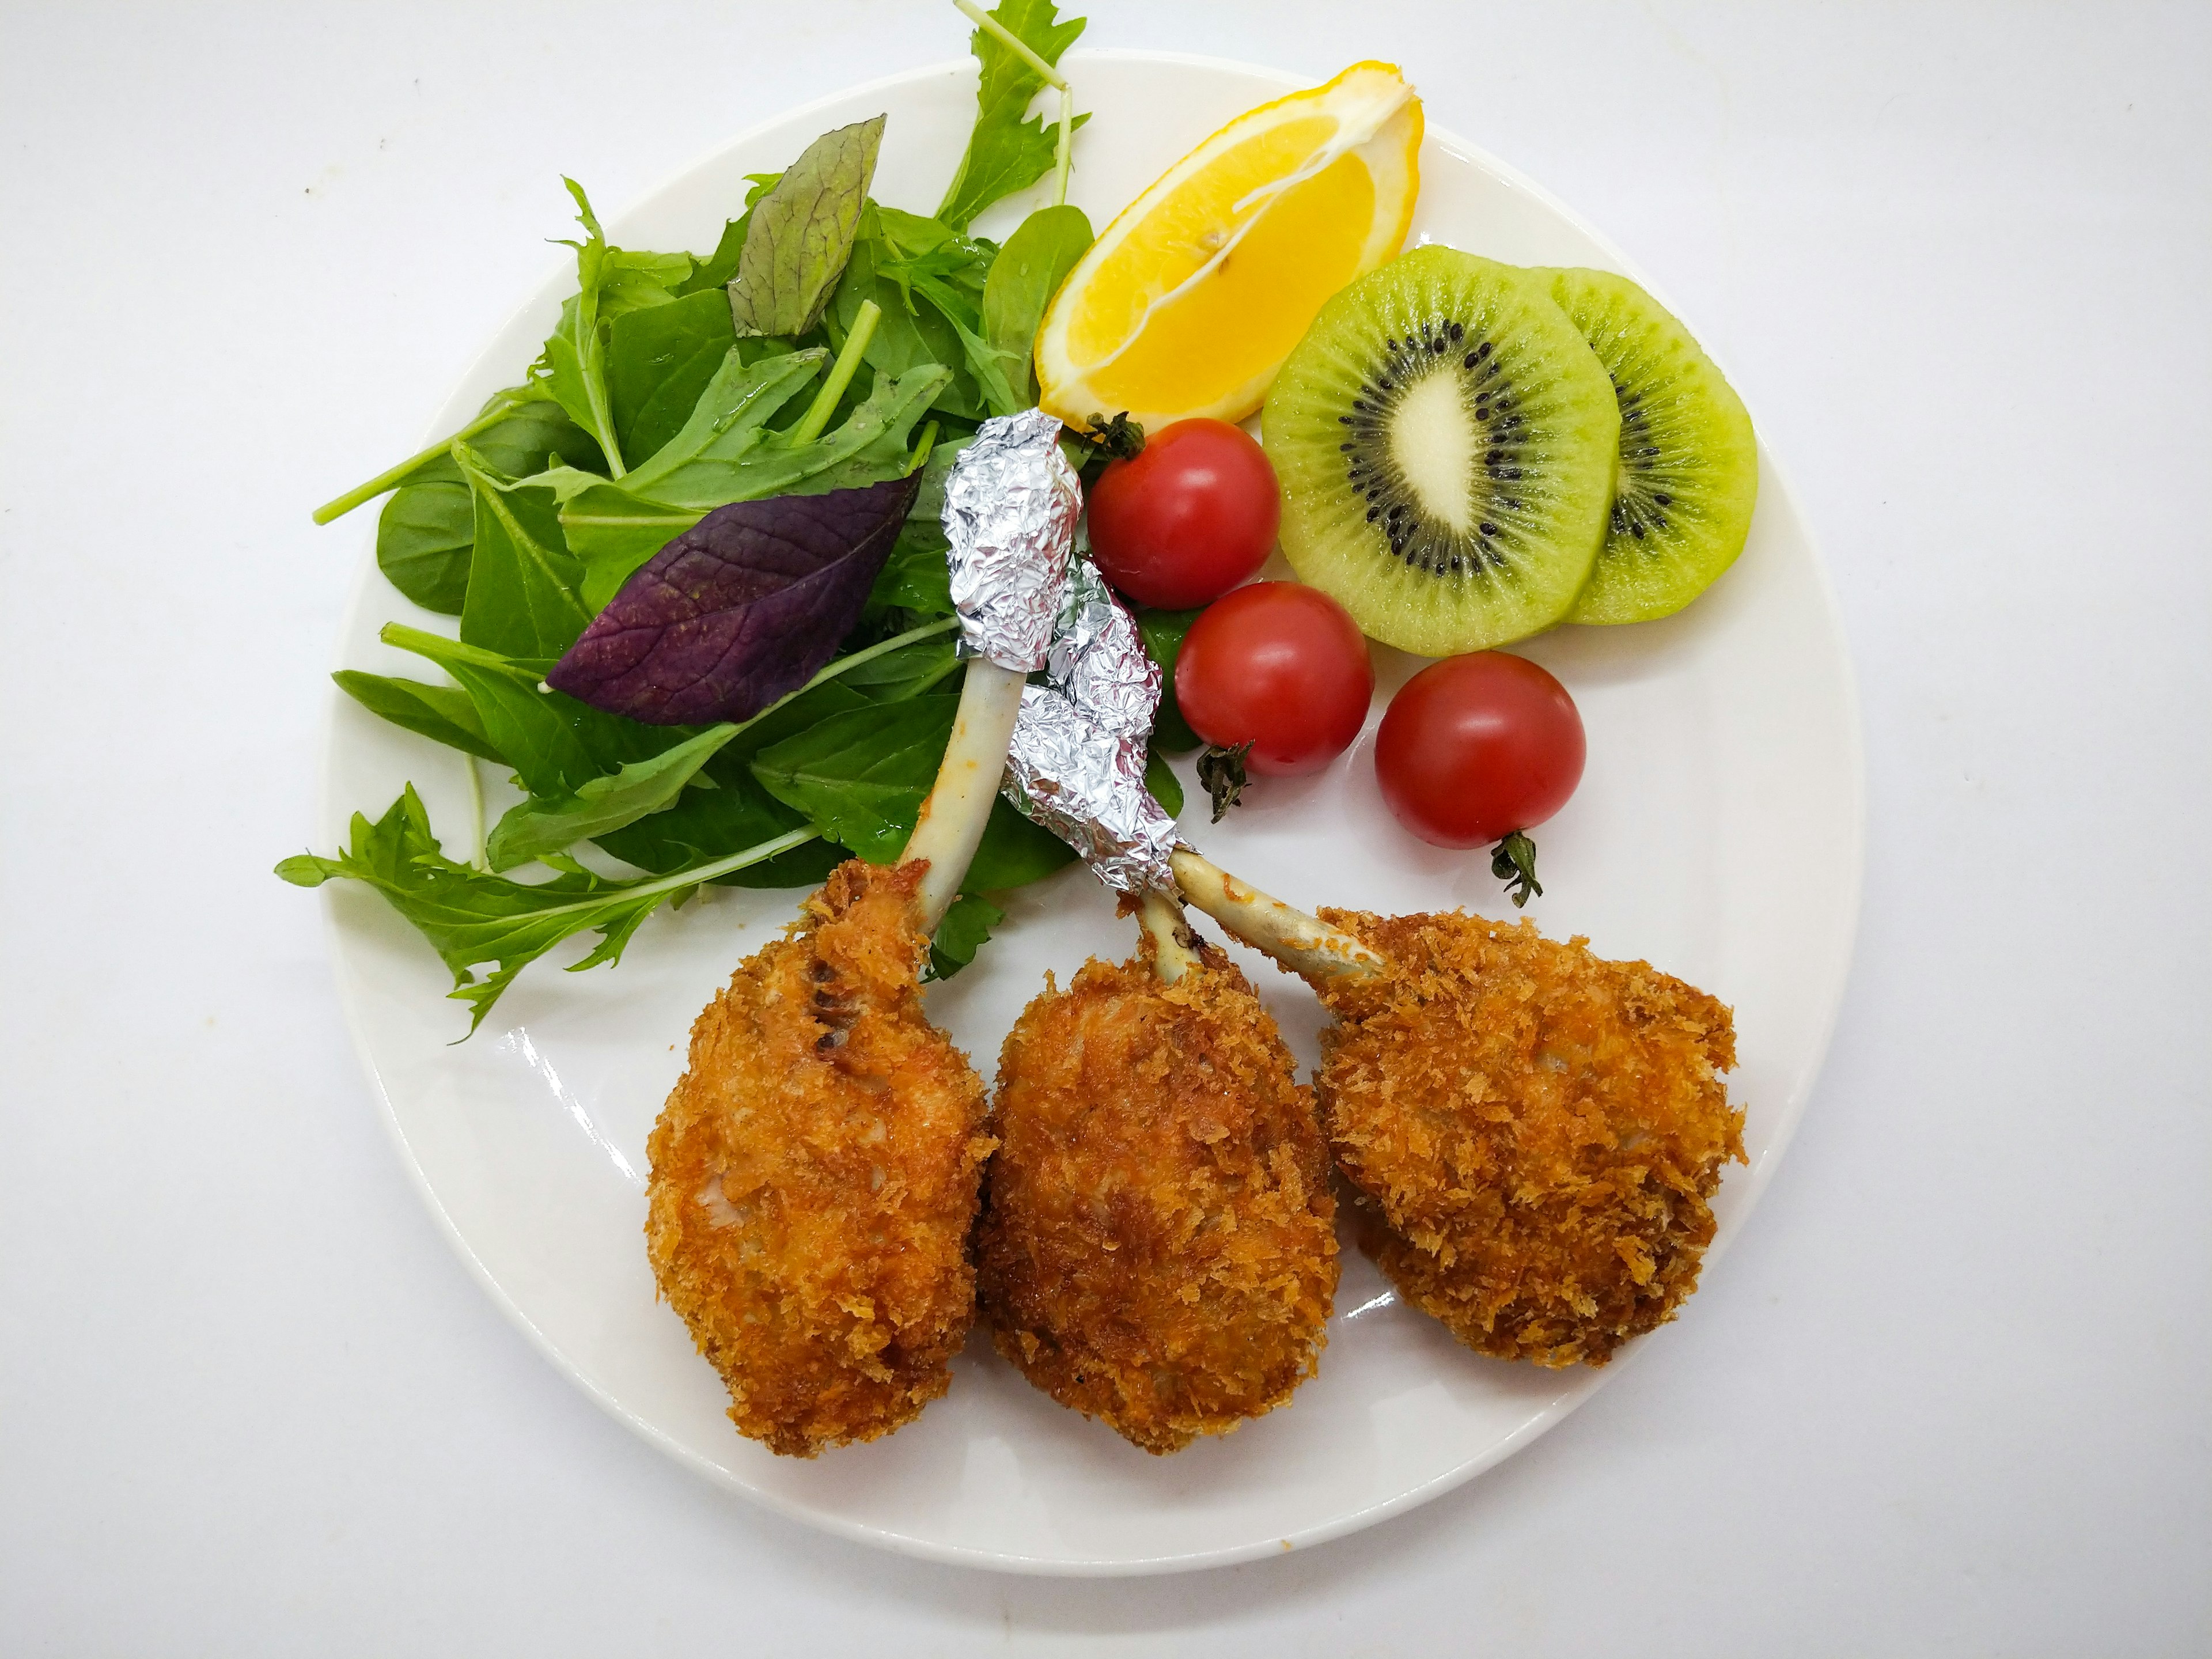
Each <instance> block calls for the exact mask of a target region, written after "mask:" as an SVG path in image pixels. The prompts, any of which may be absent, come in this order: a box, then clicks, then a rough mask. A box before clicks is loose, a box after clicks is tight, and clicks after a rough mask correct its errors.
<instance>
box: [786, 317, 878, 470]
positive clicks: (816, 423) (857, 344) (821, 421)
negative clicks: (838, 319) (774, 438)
mask: <svg viewBox="0 0 2212 1659" xmlns="http://www.w3.org/2000/svg"><path fill="white" fill-rule="evenodd" d="M883 314H884V312H883V307H881V306H879V305H878V304H877V303H876V302H875V301H873V300H863V301H860V313H859V314H858V315H857V316H855V317H854V319H853V331H852V332H851V333H849V334H848V335H847V336H846V337H845V343H844V345H843V346H842V348H840V349H839V350H838V353H837V361H836V362H834V363H832V364H830V365H829V379H828V380H824V381H823V383H822V390H821V391H820V392H817V393H816V394H815V398H814V403H813V405H812V407H811V408H809V409H808V410H807V411H806V413H805V416H802V417H801V418H800V420H799V424H798V425H797V426H795V427H793V428H792V429H791V441H792V443H793V445H794V446H796V445H799V444H811V443H812V442H813V441H815V440H816V439H817V438H818V437H820V436H821V435H822V428H823V427H825V426H827V425H829V416H831V415H832V414H834V413H835V412H836V408H837V399H838V398H842V397H843V396H844V395H845V388H846V387H847V386H850V385H851V384H852V383H853V376H854V374H855V373H856V372H857V371H858V370H859V368H860V354H861V353H862V352H864V351H866V349H868V342H869V341H870V340H872V339H873V338H874V337H875V333H876V323H877V320H878V319H879V318H881V317H882V316H883Z"/></svg>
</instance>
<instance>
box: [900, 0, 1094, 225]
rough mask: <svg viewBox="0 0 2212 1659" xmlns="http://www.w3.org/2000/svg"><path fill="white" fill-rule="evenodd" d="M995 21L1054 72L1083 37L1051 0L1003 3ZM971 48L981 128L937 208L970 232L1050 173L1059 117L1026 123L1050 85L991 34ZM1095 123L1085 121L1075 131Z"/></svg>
mask: <svg viewBox="0 0 2212 1659" xmlns="http://www.w3.org/2000/svg"><path fill="white" fill-rule="evenodd" d="M991 15H992V17H993V18H994V19H995V20H996V21H998V22H1000V23H1001V24H1003V25H1004V26H1005V27H1006V32H1007V33H1010V34H1012V36H1013V37H1014V38H1015V39H1016V40H1019V41H1021V43H1022V44H1023V45H1024V46H1027V47H1029V49H1030V51H1032V52H1035V53H1036V55H1037V56H1038V57H1040V58H1043V59H1044V61H1045V62H1046V63H1048V64H1053V65H1054V67H1055V68H1056V67H1058V65H1059V63H1060V53H1062V52H1066V50H1067V48H1068V47H1069V46H1071V45H1073V43H1074V40H1075V38H1076V36H1078V35H1079V34H1081V33H1083V19H1081V18H1080V17H1071V18H1069V19H1067V20H1066V21H1065V22H1062V21H1059V19H1058V15H1057V10H1056V8H1055V7H1054V3H1053V0H1000V3H999V4H998V5H997V6H995V7H994V8H993V9H992V11H991ZM968 44H969V50H970V51H972V52H974V53H975V62H976V65H977V67H978V70H979V71H980V73H979V75H978V77H977V81H976V86H975V130H974V131H972V132H970V133H969V137H968V148H967V150H966V151H965V152H964V153H963V155H961V157H960V167H959V170H958V171H957V172H956V173H953V175H952V183H951V185H950V186H949V187H947V189H946V190H945V200H944V202H943V204H941V205H940V206H939V208H938V210H937V217H938V218H939V219H941V220H943V221H944V222H945V223H946V224H948V225H950V226H951V227H952V228H954V229H955V230H965V229H967V228H968V227H969V223H970V222H972V221H973V220H974V219H975V216H976V215H977V214H979V213H981V211H982V210H984V209H985V208H987V207H988V206H990V205H991V204H992V203H994V202H995V201H997V200H998V199H999V198H1000V197H1002V196H1011V195H1012V194H1013V192H1014V191H1018V190H1026V189H1028V188H1029V187H1030V185H1033V184H1035V183H1036V181H1037V180H1038V179H1042V178H1043V177H1044V175H1045V174H1046V173H1048V172H1050V171H1051V170H1052V164H1053V159H1054V145H1055V143H1057V140H1058V137H1059V135H1058V131H1057V128H1058V125H1059V121H1058V117H1057V115H1056V114H1055V115H1054V116H1053V117H1052V118H1046V117H1044V116H1039V117H1038V118H1036V119H1035V120H1033V121H1024V119H1023V118H1022V117H1023V115H1024V113H1026V112H1027V111H1028V109H1029V106H1030V100H1031V99H1033V98H1035V97H1036V94H1038V93H1039V92H1040V91H1041V90H1042V89H1043V87H1044V84H1045V83H1044V82H1043V80H1042V78H1041V77H1040V76H1038V74H1037V73H1036V70H1033V69H1031V68H1030V66H1029V65H1028V64H1025V63H1024V62H1023V61H1022V60H1021V59H1020V58H1018V57H1016V56H1015V55H1014V54H1013V53H1012V52H1010V51H1008V50H1007V49H1006V46H1003V45H1001V44H1000V42H999V41H998V40H996V39H994V37H993V36H992V35H991V34H989V33H987V32H986V31H985V30H982V29H980V28H979V29H977V30H976V31H975V33H973V34H972V35H970V36H969V42H968ZM1089 119H1090V117H1089V116H1087V115H1079V116H1078V117H1077V118H1076V125H1079V126H1080V125H1082V124H1083V123H1084V122H1085V121H1087V120H1089Z"/></svg>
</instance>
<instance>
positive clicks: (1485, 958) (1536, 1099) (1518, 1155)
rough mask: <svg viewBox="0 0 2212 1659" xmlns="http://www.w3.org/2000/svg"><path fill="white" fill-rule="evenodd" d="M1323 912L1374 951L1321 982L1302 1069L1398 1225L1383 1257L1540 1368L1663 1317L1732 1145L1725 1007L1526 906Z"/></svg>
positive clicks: (1391, 1269)
mask: <svg viewBox="0 0 2212 1659" xmlns="http://www.w3.org/2000/svg"><path fill="white" fill-rule="evenodd" d="M1322 916H1323V917H1324V918H1325V919H1326V920H1328V921H1330V922H1332V923H1334V925H1335V926H1337V927H1342V928H1344V929H1346V931H1347V932H1349V933H1353V934H1355V935H1357V936H1358V938H1359V939H1361V940H1363V941H1364V943H1366V944H1367V945H1370V946H1372V947H1373V948H1374V949H1376V951H1381V952H1382V953H1383V955H1384V956H1385V957H1389V961H1390V963H1391V972H1390V973H1389V975H1387V977H1386V978H1385V979H1384V980H1383V981H1381V982H1380V983H1379V984H1378V983H1374V982H1370V983H1368V984H1366V985H1346V986H1344V987H1333V988H1329V989H1325V990H1324V991H1323V992H1322V1000H1323V1001H1324V1002H1326V1003H1328V1005H1329V1006H1330V1007H1331V1009H1332V1011H1333V1012H1335V1013H1336V1015H1337V1021H1336V1023H1335V1024H1334V1026H1333V1027H1332V1028H1331V1029H1330V1030H1326V1031H1324V1032H1323V1033H1322V1068H1321V1071H1320V1072H1319V1073H1318V1074H1317V1075H1316V1079H1315V1084H1316V1091H1317V1094H1318V1097H1319V1099H1320V1103H1321V1109H1322V1121H1323V1122H1324V1123H1325V1124H1326V1125H1327V1127H1328V1134H1329V1139H1330V1143H1331V1146H1332V1149H1333V1150H1334V1152H1335V1155H1336V1158H1337V1163H1338V1165H1339V1167H1340V1168H1341V1169H1342V1170H1343V1171H1344V1172H1345V1174H1346V1176H1349V1177H1350V1179H1351V1180H1352V1182H1353V1184H1354V1185H1356V1186H1357V1187H1358V1188H1360V1189H1361V1190H1362V1191H1363V1192H1364V1193H1366V1194H1368V1195H1369V1196H1370V1197H1371V1198H1372V1199H1373V1200H1375V1201H1376V1203H1377V1204H1378V1205H1380V1206H1381V1208H1382V1210H1383V1213H1384V1215H1385V1216H1386V1217H1387V1218H1388V1219H1389V1224H1390V1225H1391V1227H1392V1228H1393V1229H1395V1236H1389V1237H1384V1238H1383V1240H1382V1241H1381V1243H1380V1248H1379V1249H1378V1250H1377V1251H1376V1259H1377V1261H1379V1263H1380V1264H1381V1266H1382V1267H1383V1271H1384V1273H1387V1274H1389V1277H1390V1278H1391V1279H1393V1280H1394V1281H1395V1283H1396V1284H1397V1285H1398V1287H1399V1289H1400V1290H1401V1291H1402V1292H1403V1293H1404V1294H1405V1296H1406V1297H1407V1299H1408V1300H1410V1301H1412V1302H1413V1303H1414V1304H1417V1305H1418V1306H1419V1307H1421V1308H1423V1309H1424V1310H1426V1311H1427V1312H1429V1313H1431V1314H1432V1315H1434V1316H1436V1317H1437V1318H1438V1319H1440V1320H1442V1321H1443V1322H1444V1324H1445V1325H1446V1326H1447V1327H1448V1328H1449V1329H1450V1330H1451V1332H1452V1334H1454V1335H1455V1336H1456V1337H1457V1338H1458V1339H1459V1340H1461V1341H1462V1342H1464V1343H1466V1344H1467V1346H1469V1347H1471V1348H1473V1349H1474V1350H1475V1351H1476V1352H1480V1353H1486V1354H1492V1355H1496V1356H1498V1357H1499V1358H1509V1359H1510V1358H1526V1359H1534V1360H1535V1361H1536V1362H1537V1363H1538V1364H1545V1365H1567V1364H1573V1363H1574V1362H1576V1361H1577V1360H1581V1361H1584V1362H1586V1363H1588V1364H1593V1365H1601V1364H1604V1363H1605V1362H1606V1361H1607V1359H1609V1358H1612V1356H1613V1350H1614V1349H1615V1348H1616V1347H1618V1346H1620V1344H1621V1343H1622V1342H1624V1341H1626V1340H1627V1339H1628V1338H1630V1337H1632V1336H1634V1335H1636V1334H1638V1333H1640V1332H1643V1331H1647V1330H1650V1328H1652V1327H1653V1326H1655V1325H1658V1324H1661V1323H1663V1322H1665V1321H1667V1320H1668V1319H1671V1318H1673V1317H1674V1310H1675V1309H1676V1308H1677V1307H1678V1306H1679V1305H1680V1303H1681V1301H1682V1299H1683V1298H1684V1297H1686V1296H1688V1295H1689V1293H1690V1292H1691V1291H1692V1290H1694V1289H1695V1288H1696V1287H1697V1281H1698V1267H1699V1261H1701V1260H1702V1258H1703V1256H1704V1254H1705V1246H1706V1244H1707V1243H1710V1242H1711V1238H1712V1236H1713V1215H1712V1211H1711V1207H1710V1205H1709V1203H1708V1200H1710V1199H1711V1196H1712V1194H1713V1193H1714V1191H1715V1190H1716V1189H1717V1188H1718V1186H1719V1184H1720V1173H1721V1166H1722V1165H1723V1164H1724V1163H1726V1162H1727V1161H1728V1160H1729V1158H1735V1159H1738V1160H1741V1158H1743V1114H1742V1113H1741V1111H1738V1110H1735V1109H1731V1108H1730V1107H1729V1103H1728V1093H1727V1090H1726V1088H1725V1086H1724V1085H1723V1083H1722V1081H1721V1079H1720V1073H1722V1072H1723V1071H1726V1070H1728V1069H1729V1067H1731V1066H1734V1065H1735V1030H1734V1026H1733V1024H1731V1021H1730V1018H1729V1010H1728V1009H1727V1008H1726V1007H1724V1006H1723V1005H1722V1004H1721V1003H1719V1002H1717V1001H1716V1000H1714V999H1713V998H1711V997H1710V996H1708V995H1706V994H1705V993H1704V992H1702V991H1699V990H1698V989H1696V988H1695V987H1692V986H1689V985H1686V984H1684V983H1683V982H1682V981H1680V980H1677V979H1672V978H1669V977H1668V975H1665V974H1662V973H1660V972H1658V971H1656V969H1653V968H1652V967H1651V966H1650V964H1649V963H1642V962H1630V963H1615V962H1604V961H1601V960H1600V959H1599V958H1597V957H1594V956H1592V955H1591V954H1590V952H1589V948H1588V942H1587V941H1586V940H1583V939H1574V940H1572V941H1571V942H1570V943H1568V944H1566V945H1559V944H1557V943H1554V942H1553V941H1551V940H1548V939H1544V938H1542V937H1541V936H1540V935H1539V934H1538V933H1537V932H1536V928H1535V925H1534V923H1533V922H1527V921H1524V922H1522V923H1520V924H1518V925H1517V926H1516V925H1512V924H1508V923H1504V922H1492V921H1484V920H1483V919H1482V918H1480V917H1479V916H1470V915H1458V914H1452V915H1412V916H1397V917H1390V918H1384V917H1381V916H1375V915H1365V914H1364V913H1360V912H1356V911H1343V910H1324V911H1323V912H1322Z"/></svg>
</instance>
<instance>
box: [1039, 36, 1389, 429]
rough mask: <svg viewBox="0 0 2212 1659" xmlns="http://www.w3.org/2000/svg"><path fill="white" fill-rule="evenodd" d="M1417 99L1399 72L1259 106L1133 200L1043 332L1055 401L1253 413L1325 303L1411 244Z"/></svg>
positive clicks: (1064, 406) (1074, 413)
mask: <svg viewBox="0 0 2212 1659" xmlns="http://www.w3.org/2000/svg"><path fill="white" fill-rule="evenodd" d="M1420 147H1421V101H1420V100H1419V98H1417V97H1415V96H1414V95H1413V88H1411V87H1410V86H1408V85H1407V84H1406V82H1405V80H1404V78H1403V77H1402V76H1401V75H1400V74H1399V73H1398V70H1397V66H1396V65H1395V64H1374V63H1368V64H1353V65H1352V67H1351V68H1350V69H1348V70H1345V71H1344V73H1343V74H1341V75H1340V76H1337V77H1336V79H1334V81H1331V82H1329V83H1328V85H1327V86H1322V87H1316V88H1313V89H1312V90H1311V91H1309V92H1297V93H1292V94H1291V95H1290V96H1289V97H1287V98H1278V99H1277V100H1275V101H1274V102H1273V103H1272V104H1262V105H1261V106H1260V107H1259V108H1257V109H1254V110H1248V111H1246V112H1244V113H1243V114H1242V115H1240V116H1238V117H1237V118H1236V119H1235V120H1233V121H1231V123H1230V124H1229V125H1227V126H1225V127H1224V128H1222V129H1221V131H1218V132H1217V133H1215V134H1214V135H1213V136H1212V137H1211V138H1208V139H1207V140H1206V142H1205V143H1202V144H1200V146H1199V147H1198V148H1197V149H1194V150H1193V151H1191V153H1190V154H1189V155H1186V156H1184V157H1183V158H1182V161H1178V162H1176V164H1175V165H1174V166H1173V167H1170V168H1169V169H1168V170H1167V171H1166V172H1165V173H1162V174H1161V175H1160V177H1159V178H1158V179H1156V180H1155V181H1154V182H1153V183H1152V185H1151V187H1150V188H1149V189H1147V190H1146V191H1145V193H1144V194H1143V195H1141V196H1139V197H1137V199H1136V200H1135V201H1133V202H1132V203H1130V204H1129V205H1128V206H1127V207H1126V208H1124V209H1123V210H1121V215H1120V216H1119V217H1117V218H1116V219H1115V221H1114V222H1113V223H1112V224H1110V225H1109V226H1108V227H1107V228H1106V231H1105V234H1103V235H1102V236H1100V237H1099V239H1098V240H1097V241H1096V242H1094V243H1093V244H1092V245H1091V251H1090V252H1087V253H1085V255H1084V256H1083V258H1082V259H1081V260H1080V261H1079V262H1078V263H1077V264H1076V266H1075V268H1074V269H1073V270H1071V271H1069V272H1068V274H1067V279H1066V281H1065V282H1064V283H1061V284H1060V291H1059V293H1058V294H1056V295H1054V297H1053V302H1052V305H1051V307H1050V308H1049V309H1048V311H1047V312H1046V313H1045V319H1044V323H1043V325H1042V327H1041V328H1040V329H1039V330H1038V331H1037V343H1036V371H1037V384H1038V386H1039V387H1040V388H1041V390H1042V396H1041V398H1040V401H1041V402H1042V404H1043V406H1044V407H1045V408H1046V409H1047V410H1049V411H1051V412H1052V413H1053V414H1054V415H1057V416H1060V419H1061V420H1063V421H1066V422H1068V423H1069V424H1070V425H1073V426H1077V427H1082V426H1085V425H1087V424H1088V423H1089V421H1090V417H1091V416H1092V415H1094V414H1108V415H1110V414H1113V413H1115V412H1116V411H1118V410H1128V411H1129V413H1130V415H1131V416H1133V418H1134V419H1136V420H1138V421H1140V422H1143V423H1144V425H1145V427H1146V429H1147V430H1157V429H1158V428H1159V427H1161V426H1164V425H1165V424H1166V423H1167V422H1170V421H1178V420H1182V419H1184V418H1185V417H1187V416H1194V415H1210V416H1215V417H1216V418H1218V419H1220V420H1225V421H1241V420H1243V418H1244V417H1245V416H1247V415H1249V414H1250V413H1252V411H1253V410H1255V409H1257V408H1259V406H1260V404H1261V400H1262V399H1263V398H1266V396H1267V387H1268V386H1269V385H1270V384H1271V383H1272V382H1273V380H1274V378H1275V371H1276V370H1277V369H1279V368H1281V367H1282V364H1283V359H1284V358H1285V357H1287V356H1290V353H1291V348H1292V347H1293V346H1295V345H1297V343H1298V341H1299V340H1300V339H1301V338H1302V337H1304V334H1305V331H1306V330H1307V328H1308V327H1309V326H1310V325H1311V324H1312V322H1313V319H1314V314H1315V313H1316V312H1318V311H1319V310H1320V309H1321V307H1322V303H1323V302H1324V301H1327V300H1328V297H1329V296H1330V295H1333V294H1334V293H1335V292H1336V291H1337V290H1338V289H1340V288H1342V287H1343V286H1344V285H1345V284H1346V283H1349V282H1351V281H1352V279H1353V278H1355V277H1358V276H1364V275H1365V274H1366V273H1367V272H1369V271H1370V270H1374V269H1375V268H1376V266H1377V265H1379V264H1382V263H1383V261H1384V260H1386V259H1388V258H1390V257H1391V256H1392V255H1393V254H1395V253H1396V252H1398V249H1399V248H1400V246H1402V245H1403V243H1404V242H1405V240H1406V227H1407V224H1408V222H1410V221H1411V220H1412V218H1413V197H1414V196H1415V194H1416V193H1417V192H1418V191H1419V188H1420V169H1419V161H1418V159H1417V157H1418V153H1419V149H1420Z"/></svg>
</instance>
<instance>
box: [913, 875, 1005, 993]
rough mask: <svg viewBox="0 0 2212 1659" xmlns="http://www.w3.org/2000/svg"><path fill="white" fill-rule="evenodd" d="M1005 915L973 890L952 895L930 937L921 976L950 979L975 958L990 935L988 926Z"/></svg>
mask: <svg viewBox="0 0 2212 1659" xmlns="http://www.w3.org/2000/svg"><path fill="white" fill-rule="evenodd" d="M1005 920H1006V912H1005V911H1004V910H1001V909H1000V908H999V907H998V906H997V905H995V904H994V903H992V902H990V900H988V899H986V898H978V897H977V896H975V894H973V893H963V894H962V895H961V896H959V897H957V898H956V899H954V900H953V901H952V908H951V909H949V910H947V911H946V912H945V920H944V921H940V922H939V923H938V924H937V932H936V933H935V934H934V935H933V937H932V938H931V939H930V941H929V966H928V967H927V968H926V969H923V970H922V975H921V977H922V979H923V980H924V981H929V980H933V979H951V977H952V976H953V975H955V974H957V973H958V972H959V971H960V970H961V969H963V968H965V967H966V966H967V965H968V964H969V963H971V962H973V961H975V952H976V951H980V950H981V949H982V948H983V946H984V945H985V944H986V943H987V942H988V940H989V939H990V937H991V930H992V929H993V928H994V927H997V926H998V925H999V924H1000V922H1002V921H1005Z"/></svg>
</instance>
